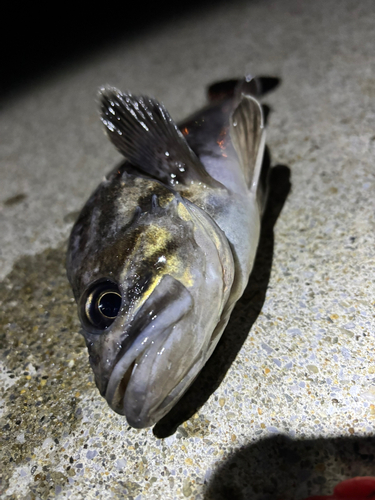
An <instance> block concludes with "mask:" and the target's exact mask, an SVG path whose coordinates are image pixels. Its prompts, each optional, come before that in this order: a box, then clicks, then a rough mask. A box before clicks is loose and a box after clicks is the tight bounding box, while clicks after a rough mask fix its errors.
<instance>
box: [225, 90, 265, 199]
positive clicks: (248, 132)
mask: <svg viewBox="0 0 375 500" xmlns="http://www.w3.org/2000/svg"><path fill="white" fill-rule="evenodd" d="M230 134H231V139H232V142H233V145H234V148H235V150H236V153H237V155H238V158H239V161H240V164H241V167H242V170H243V173H244V176H245V179H246V183H247V186H248V188H249V189H250V190H251V191H254V192H256V191H257V187H258V183H259V178H260V172H261V168H262V161H263V154H264V146H265V138H266V137H265V136H266V133H265V129H264V120H263V111H262V107H261V105H260V104H259V102H258V101H257V100H256V99H255V98H254V97H251V96H250V95H245V94H242V95H241V98H240V102H239V104H238V106H237V107H236V109H235V110H234V111H233V113H232V116H231V120H230Z"/></svg>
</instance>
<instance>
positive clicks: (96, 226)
mask: <svg viewBox="0 0 375 500" xmlns="http://www.w3.org/2000/svg"><path fill="white" fill-rule="evenodd" d="M257 86H258V81H257V80H256V79H252V80H251V79H246V80H244V81H242V82H239V84H238V86H237V88H236V92H235V93H234V95H233V96H232V97H230V98H228V99H224V100H222V101H220V102H216V103H213V104H212V105H211V106H208V107H207V108H205V109H204V110H202V111H200V112H198V113H197V114H195V115H194V116H192V117H190V118H189V119H187V120H185V121H184V122H183V123H182V124H180V126H179V127H178V126H177V125H176V124H175V123H174V122H173V120H172V118H171V117H170V116H169V114H168V112H167V111H166V109H165V108H164V107H163V106H162V105H161V104H160V103H158V102H157V101H156V100H154V99H152V98H148V97H144V96H141V97H136V96H133V95H132V94H130V93H121V92H120V91H118V90H117V89H113V88H111V87H106V88H104V89H102V90H101V93H100V106H101V119H102V122H103V124H104V126H105V129H106V132H107V135H108V137H109V139H110V140H111V141H112V143H113V144H114V145H115V146H116V148H117V149H118V150H119V151H120V152H121V153H122V154H123V156H124V157H125V161H124V163H123V164H121V165H120V166H119V167H116V168H115V169H114V170H113V171H112V172H111V173H110V174H109V175H108V176H107V177H106V178H105V179H104V180H103V182H102V183H101V184H100V185H99V186H98V188H97V189H96V190H95V191H94V193H93V194H92V195H91V197H90V198H89V200H88V201H87V203H86V204H85V206H84V208H83V209H82V212H81V214H80V216H79V218H78V220H77V222H76V223H75V225H74V227H73V229H72V233H71V236H70V240H69V245H68V254H67V274H68V278H69V281H70V283H71V286H72V289H73V293H74V296H75V299H76V301H77V304H78V314H79V317H80V320H81V323H82V326H83V335H84V337H85V340H86V344H87V347H88V351H89V359H90V364H91V366H92V369H93V371H94V374H95V381H96V384H97V386H98V388H99V390H100V393H101V394H102V396H104V397H105V398H106V400H107V402H108V404H109V405H110V407H111V408H112V409H113V410H114V411H116V412H117V413H120V414H123V415H125V416H126V418H127V421H128V423H129V424H130V425H131V426H133V427H136V428H143V427H148V426H151V425H153V424H154V423H156V422H157V421H158V420H160V419H161V418H162V417H163V416H164V415H165V414H166V413H168V411H169V410H170V409H171V408H172V407H173V406H174V405H175V404H176V403H177V401H178V400H179V399H180V398H181V396H182V395H183V394H184V393H185V392H186V390H187V389H188V387H189V386H190V385H191V383H192V382H193V381H194V379H195V378H196V376H197V375H198V374H199V372H200V370H201V369H202V367H203V366H204V364H205V363H206V361H207V359H208V358H209V357H210V355H211V354H212V352H213V350H214V349H215V347H216V345H217V342H218V341H219V339H220V337H221V334H222V333H223V331H224V328H225V326H226V324H227V322H228V320H229V316H230V313H231V312H232V309H233V307H234V305H235V303H236V301H237V300H238V299H239V297H240V296H241V295H242V293H243V291H244V288H245V286H246V284H247V281H248V277H249V274H250V272H251V269H252V265H253V261H254V258H255V253H256V249H257V245H258V240H259V234H260V219H261V213H262V209H263V204H264V193H263V191H262V186H261V185H260V184H261V183H260V171H261V165H262V159H263V152H264V142H265V131H264V125H263V113H262V108H261V106H260V104H259V103H258V101H257V100H256V98H255V97H254V94H255V93H256V91H257Z"/></svg>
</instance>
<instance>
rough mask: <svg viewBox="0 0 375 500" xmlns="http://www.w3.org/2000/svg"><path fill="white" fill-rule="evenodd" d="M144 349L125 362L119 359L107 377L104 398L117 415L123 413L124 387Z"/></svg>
mask: <svg viewBox="0 0 375 500" xmlns="http://www.w3.org/2000/svg"><path fill="white" fill-rule="evenodd" d="M144 350H146V349H144ZM144 350H143V351H142V352H140V353H138V354H137V356H136V357H135V358H134V359H133V360H130V361H129V360H127V361H128V362H126V363H124V362H122V361H123V359H120V360H119V361H118V362H117V364H116V366H115V368H114V370H113V372H112V374H111V377H110V379H109V382H108V386H107V390H106V392H105V394H104V398H105V399H106V401H107V403H108V405H109V406H110V407H111V408H112V410H113V411H115V412H116V413H118V414H119V415H125V408H124V399H125V393H126V389H127V387H128V385H129V382H130V379H131V376H132V373H133V370H134V367H135V366H136V365H137V361H138V359H139V358H140V357H141V356H142V354H143V352H144ZM125 357H126V356H124V358H125ZM124 361H126V360H124ZM122 365H125V366H122Z"/></svg>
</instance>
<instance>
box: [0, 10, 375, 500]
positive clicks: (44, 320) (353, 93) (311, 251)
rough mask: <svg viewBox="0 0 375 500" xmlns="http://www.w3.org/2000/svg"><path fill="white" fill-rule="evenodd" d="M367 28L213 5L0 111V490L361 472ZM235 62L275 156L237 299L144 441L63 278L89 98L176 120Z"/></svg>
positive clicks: (274, 494)
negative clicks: (182, 392)
mask: <svg viewBox="0 0 375 500" xmlns="http://www.w3.org/2000/svg"><path fill="white" fill-rule="evenodd" d="M374 40H375V8H374V4H373V1H372V0H362V1H361V2H358V1H351V0H342V1H341V2H336V1H335V0H324V1H323V0H318V1H316V2H307V1H306V2H305V1H302V2H300V1H297V0H288V1H284V2H276V1H265V2H244V3H233V4H231V6H224V5H218V6H216V7H211V8H210V9H206V10H204V11H202V12H201V13H200V14H199V15H198V13H195V14H191V15H189V16H187V17H183V18H181V19H179V20H176V21H175V22H174V23H169V24H166V25H164V26H159V27H157V28H156V27H155V28H154V29H153V30H152V31H150V32H148V33H143V34H142V37H139V38H134V39H133V40H131V41H130V42H129V41H126V42H124V43H123V44H121V43H118V44H117V45H116V46H115V47H107V48H104V49H103V50H102V52H100V53H97V54H92V55H91V56H90V58H89V59H86V60H81V62H80V63H79V64H74V65H71V66H69V65H67V66H66V67H64V70H62V71H61V72H60V73H54V74H53V75H49V76H48V75H47V76H46V77H45V78H44V79H43V81H40V82H39V83H38V84H37V85H34V86H32V87H30V88H28V89H25V90H24V91H23V92H21V93H18V94H17V95H15V96H14V97H13V98H11V99H9V101H8V102H5V103H3V108H2V112H1V116H0V136H1V145H0V155H1V163H0V168H1V183H0V234H1V254H0V259H1V276H2V278H3V282H2V284H1V285H0V289H1V294H0V304H1V317H0V324H1V337H0V348H1V372H0V376H1V399H0V402H1V407H0V414H1V433H2V434H1V445H0V456H1V459H0V460H1V462H0V463H1V475H2V483H1V488H0V491H1V498H4V499H10V498H13V499H19V498H22V499H23V498H25V499H28V500H31V499H39V498H41V499H46V498H54V497H59V498H74V499H76V498H115V499H116V498H129V499H136V500H144V499H147V500H149V499H150V500H153V499H159V498H167V499H183V498H190V499H193V498H194V499H203V498H204V499H206V500H213V499H221V498H222V499H226V498H232V499H236V500H239V499H241V500H242V499H248V498H251V499H259V500H260V499H264V500H265V499H269V500H271V499H275V498H280V499H281V498H283V499H303V498H304V497H306V496H307V494H319V493H320V494H323V493H329V492H331V491H332V487H333V485H334V484H335V483H337V482H338V481H339V480H341V479H343V478H345V477H351V476H353V475H356V474H364V475H365V474H374V472H375V462H374V458H373V457H374V455H375V440H374V439H373V438H372V437H371V436H372V435H373V433H374V423H375V363H374V361H375V360H374V358H375V342H374V336H375V329H374V324H375V322H374V305H375V287H374V278H373V277H374V265H375V241H374V239H375V238H374V229H375V224H374V215H375V202H374V188H375V170H374V158H375V156H374V153H375V135H374V133H375V132H374V124H375V55H374V54H375V52H374ZM249 71H251V72H252V73H256V74H263V75H271V76H276V77H279V78H280V79H281V84H280V86H279V87H278V88H277V89H276V90H275V91H274V92H273V93H270V94H269V95H267V96H266V98H265V103H266V104H267V105H268V106H269V107H270V108H271V112H270V115H269V119H268V146H269V148H270V152H271V156H272V165H274V166H275V165H283V166H279V167H277V168H276V169H275V171H274V188H273V191H271V194H272V195H273V199H272V200H270V206H269V209H268V215H267V218H266V221H265V229H264V232H263V237H262V241H261V244H260V252H259V255H258V259H257V262H256V268H255V270H254V274H253V276H252V278H251V280H250V284H249V288H248V290H247V292H246V294H245V296H244V299H243V300H242V301H241V303H240V306H239V308H237V310H236V313H235V316H234V318H233V320H232V322H231V325H230V328H229V331H228V333H227V334H226V336H225V337H224V339H223V342H221V344H220V345H219V350H218V353H215V354H214V357H213V359H212V360H211V363H209V366H208V367H207V370H206V371H205V372H204V374H203V376H202V377H201V379H200V380H199V379H198V381H197V384H196V385H195V386H193V388H192V390H191V391H190V392H189V394H188V395H187V397H186V398H184V400H183V401H182V402H181V404H180V405H179V407H178V408H177V409H176V411H175V412H174V414H173V415H172V416H171V417H170V418H169V420H168V419H167V420H166V421H165V422H163V423H161V424H160V425H159V427H157V428H156V429H155V434H156V435H157V436H158V437H157V436H155V435H154V434H153V432H152V430H151V429H148V430H141V431H137V430H133V429H131V428H129V427H128V426H127V424H126V422H125V421H124V419H123V418H122V417H120V416H118V415H116V414H114V413H112V412H111V411H110V410H109V408H108V407H107V405H106V403H105V401H104V400H102V399H101V397H100V396H99V394H98V392H97V390H96V388H95V387H94V384H93V380H92V375H91V372H90V369H89V366H88V362H87V354H86V352H85V348H84V344H83V339H82V338H81V336H80V335H79V334H78V332H79V323H78V320H77V317H76V309H75V305H74V303H73V299H72V295H71V292H70V289H69V286H68V283H67V281H66V278H65V271H64V252H65V242H66V238H67V236H68V234H69V231H70V228H71V225H72V221H73V220H74V217H75V215H76V213H77V210H79V209H80V207H81V206H82V204H83V203H84V201H85V200H86V199H87V197H88V196H89V194H90V192H91V191H92V190H93V189H94V187H95V186H96V185H97V184H98V182H99V181H100V180H101V178H102V176H103V175H104V173H106V172H107V171H108V170H109V169H110V168H111V167H112V166H113V165H114V164H115V163H116V161H118V159H119V156H118V155H117V154H116V152H115V151H114V150H113V148H112V147H111V145H110V144H109V142H108V141H107V140H106V139H105V138H104V136H103V134H102V130H101V125H100V123H99V120H98V117H97V111H96V107H95V102H94V101H95V94H96V90H97V88H98V87H99V86H100V85H102V84H103V83H110V84H112V85H115V86H118V87H119V88H122V89H130V90H132V91H133V92H138V93H149V94H152V95H154V96H156V97H157V98H159V99H160V100H162V101H163V102H164V103H165V105H166V106H167V108H168V109H169V110H170V112H171V114H172V116H173V117H174V118H175V119H177V120H178V119H180V118H183V117H184V116H185V115H186V114H188V113H190V112H192V111H193V110H194V109H196V108H198V107H199V106H200V105H202V104H203V102H204V90H205V87H206V85H207V84H209V83H211V82H212V81H214V80H218V79H222V78H231V77H233V76H240V75H242V74H244V73H247V72H249ZM289 176H290V181H291V184H292V188H291V191H290V192H289V194H288V188H289ZM279 212H280V213H279ZM277 215H278V217H277ZM274 224H275V225H274ZM249 330H250V333H248V332H249ZM220 382H221V383H220ZM215 389H216V390H215ZM211 392H213V393H212V395H210V394H211ZM206 400H207V401H206ZM201 405H203V406H201ZM199 406H201V407H200V409H199V410H198V411H195V410H196V409H197V408H198V407H199ZM184 419H185V420H184ZM186 419H187V420H186ZM176 427H177V430H175V428H176ZM163 436H164V437H163Z"/></svg>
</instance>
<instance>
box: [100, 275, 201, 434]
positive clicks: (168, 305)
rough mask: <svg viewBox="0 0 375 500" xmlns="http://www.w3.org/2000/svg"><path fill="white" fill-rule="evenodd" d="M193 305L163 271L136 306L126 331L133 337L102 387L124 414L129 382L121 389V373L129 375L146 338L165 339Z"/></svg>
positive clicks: (190, 299) (183, 288)
mask: <svg viewBox="0 0 375 500" xmlns="http://www.w3.org/2000/svg"><path fill="white" fill-rule="evenodd" d="M193 305H194V301H193V298H192V296H191V294H190V292H189V291H188V290H187V289H186V288H185V286H184V285H182V284H181V283H180V282H179V281H177V280H176V279H174V278H173V277H172V276H170V275H164V276H163V278H162V280H161V281H160V282H159V284H158V286H157V287H156V288H155V290H154V291H153V293H152V294H151V295H150V297H149V298H148V299H147V300H146V302H145V303H144V304H143V306H142V307H141V308H140V309H139V310H138V312H137V313H136V315H135V317H134V318H133V320H132V325H131V326H130V328H129V330H128V332H127V337H128V339H129V340H130V339H132V340H131V342H125V344H126V345H124V346H123V348H122V349H121V351H120V352H119V354H118V357H117V360H116V362H115V365H114V367H113V369H112V372H111V374H110V377H109V380H108V384H107V387H106V390H105V395H104V397H105V399H106V401H107V403H108V405H109V406H110V407H111V408H112V409H113V410H114V411H115V412H116V413H119V414H120V415H124V414H125V410H124V398H125V394H126V389H127V385H128V384H126V386H125V387H122V388H121V392H120V391H119V388H120V387H121V383H122V381H123V379H124V377H126V376H128V375H129V380H130V378H131V376H132V373H130V374H128V370H129V369H130V367H131V365H132V364H133V363H136V362H137V359H138V358H140V357H141V356H142V354H143V353H144V351H145V350H146V349H147V348H148V347H149V345H150V343H149V342H148V340H149V339H152V340H150V342H151V341H154V342H155V341H156V342H159V343H162V342H164V340H165V339H166V338H167V337H168V335H169V334H170V333H171V332H172V330H173V326H174V325H175V324H176V323H177V322H178V321H180V319H181V318H183V317H184V316H185V315H186V314H187V313H188V312H189V311H190V310H191V309H192V308H193ZM137 330H138V331H137ZM132 371H133V370H132ZM125 416H126V415H125ZM132 420H133V419H132ZM138 424H139V425H141V427H146V426H147V424H146V425H142V424H141V423H140V422H138ZM133 427H135V425H133ZM137 427H138V425H137Z"/></svg>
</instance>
